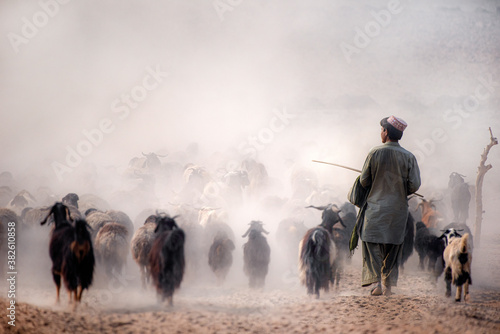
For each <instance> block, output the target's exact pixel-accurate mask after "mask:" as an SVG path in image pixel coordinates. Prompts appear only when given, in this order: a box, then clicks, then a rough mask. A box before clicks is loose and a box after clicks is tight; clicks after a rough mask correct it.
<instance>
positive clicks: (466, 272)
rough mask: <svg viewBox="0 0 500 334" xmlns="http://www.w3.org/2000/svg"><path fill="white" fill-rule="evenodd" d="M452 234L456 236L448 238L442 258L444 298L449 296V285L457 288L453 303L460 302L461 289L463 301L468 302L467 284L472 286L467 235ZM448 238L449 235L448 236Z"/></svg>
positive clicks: (453, 232)
mask: <svg viewBox="0 0 500 334" xmlns="http://www.w3.org/2000/svg"><path fill="white" fill-rule="evenodd" d="M451 232H452V234H455V233H456V234H457V235H458V236H452V237H448V238H447V240H448V245H447V246H446V248H445V250H444V253H443V258H444V262H445V276H444V279H445V282H446V296H447V297H449V296H451V284H452V283H453V284H454V285H456V286H457V292H456V295H455V301H457V302H459V301H461V300H462V287H463V291H464V301H468V300H469V284H472V277H471V264H472V248H471V245H470V243H469V236H470V235H469V233H465V234H464V235H463V236H462V237H460V235H459V234H458V233H457V232H456V231H451ZM448 236H449V234H448Z"/></svg>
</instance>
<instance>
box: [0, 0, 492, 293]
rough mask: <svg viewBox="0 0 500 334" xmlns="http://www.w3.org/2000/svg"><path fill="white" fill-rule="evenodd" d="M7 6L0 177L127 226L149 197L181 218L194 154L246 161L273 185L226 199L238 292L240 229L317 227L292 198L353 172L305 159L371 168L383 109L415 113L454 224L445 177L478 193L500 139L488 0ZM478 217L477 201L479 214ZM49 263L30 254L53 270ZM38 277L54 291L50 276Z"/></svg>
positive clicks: (430, 176)
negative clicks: (120, 218)
mask: <svg viewBox="0 0 500 334" xmlns="http://www.w3.org/2000/svg"><path fill="white" fill-rule="evenodd" d="M0 8H1V10H0V18H1V20H0V22H1V23H0V31H1V33H2V35H3V36H4V38H3V39H2V41H1V42H0V55H1V62H0V70H1V76H0V87H1V89H0V112H1V115H2V122H1V124H0V138H1V143H2V149H1V152H2V155H3V157H2V159H1V161H0V172H10V173H11V174H12V179H10V178H9V177H8V176H6V175H5V174H4V175H3V178H2V180H3V181H2V182H3V183H2V184H0V186H3V185H8V186H10V187H11V188H12V190H13V193H14V194H15V193H17V192H18V191H20V190H22V189H26V190H28V191H30V192H31V193H32V194H35V195H36V194H37V193H42V190H41V189H46V190H44V191H45V192H43V194H48V195H51V196H52V197H49V198H51V199H60V198H62V196H64V195H65V194H66V193H68V192H75V193H78V194H80V195H82V194H89V193H90V194H94V195H97V196H100V197H102V198H103V199H104V200H106V201H107V202H108V203H109V204H110V206H111V207H112V208H114V209H119V210H123V211H125V212H126V213H127V214H128V215H129V216H130V218H131V219H132V220H135V219H136V217H137V216H138V215H139V214H140V213H141V211H143V210H144V209H160V210H165V211H168V212H170V213H172V214H175V213H177V212H176V205H178V204H182V203H181V202H182V200H181V198H182V191H183V189H184V185H185V183H184V179H183V174H182V170H183V168H184V167H185V166H186V165H187V164H190V163H192V164H195V165H199V166H202V167H205V169H206V170H207V172H208V173H209V174H210V176H209V178H210V180H212V181H213V180H218V178H219V177H220V176H221V175H222V174H221V173H222V172H228V171H231V170H236V169H240V168H241V166H242V163H243V161H245V160H246V159H254V160H255V161H258V162H260V163H262V164H263V165H264V166H265V168H266V170H267V173H268V176H269V179H268V183H267V187H266V188H265V190H262V191H260V192H256V193H255V194H250V192H249V190H248V188H246V189H245V190H244V191H243V193H242V196H243V202H242V203H240V204H239V205H231V206H230V207H229V206H228V207H227V208H226V209H227V211H228V213H229V217H230V220H231V222H230V224H231V226H232V228H233V230H234V233H235V238H236V240H237V245H236V252H235V254H234V257H235V264H234V267H233V271H232V272H231V274H230V277H229V281H230V282H231V283H229V284H230V286H232V287H238V288H239V287H241V286H246V278H245V277H244V276H243V274H242V273H241V268H242V265H243V264H242V251H241V246H242V244H243V242H244V241H245V240H243V239H242V238H241V237H240V236H241V235H242V234H243V233H244V232H245V231H246V228H247V226H248V225H247V224H248V223H249V222H250V221H251V220H262V221H263V222H264V226H265V227H266V228H267V229H268V230H269V231H270V232H271V233H270V235H269V236H268V240H269V242H270V244H271V249H279V245H278V244H277V242H276V236H275V232H276V230H277V227H278V223H279V222H280V221H281V220H283V219H284V218H287V217H289V216H290V215H292V212H295V213H296V214H297V215H299V216H300V217H301V218H303V219H304V221H305V223H306V225H308V226H314V225H316V224H317V223H319V221H318V220H319V219H320V218H319V217H320V212H316V211H314V210H313V211H310V210H311V209H308V210H299V211H293V209H294V208H295V209H297V208H298V207H300V208H302V209H303V208H304V206H305V205H307V204H315V205H324V204H326V203H321V199H319V200H318V199H315V200H314V201H316V202H314V203H311V202H307V200H306V199H307V198H308V196H309V195H311V194H312V192H313V191H316V192H319V191H323V190H324V191H325V192H326V194H327V197H326V198H327V199H328V201H333V202H335V203H337V204H338V205H341V204H343V203H344V202H345V201H346V200H347V198H346V194H347V192H348V190H349V188H350V186H351V185H352V183H353V181H354V179H355V177H356V173H355V172H352V171H348V170H344V169H339V168H336V167H331V166H326V165H320V164H315V163H313V162H311V160H312V159H316V160H324V161H329V162H334V163H338V164H342V165H347V166H350V167H354V168H361V167H362V165H363V162H364V159H365V157H366V154H367V152H368V151H369V149H370V148H371V147H374V146H376V145H379V144H380V137H379V136H380V134H379V131H380V126H379V121H380V119H382V118H383V117H386V116H389V115H391V114H394V115H397V116H399V117H401V118H403V119H404V120H405V121H406V122H407V123H408V128H407V129H406V130H405V134H404V136H403V138H402V140H401V145H402V146H403V147H405V148H407V149H408V150H410V151H411V152H413V153H414V154H415V155H416V156H417V158H418V162H419V166H420V170H421V177H422V181H423V184H422V187H421V189H420V190H419V193H421V194H423V195H424V196H425V197H426V198H435V199H441V200H442V204H441V206H440V207H441V208H442V210H443V214H444V216H445V219H448V220H449V219H451V217H450V216H451V209H450V203H449V197H448V194H447V189H446V188H447V185H448V177H449V175H450V174H451V173H452V172H458V173H460V174H462V175H465V181H466V182H468V184H469V185H470V186H472V187H473V186H474V184H475V180H476V175H477V167H478V165H479V161H480V154H481V153H482V152H483V150H484V148H485V147H486V145H487V144H488V143H489V142H490V133H489V131H488V128H489V127H491V129H492V131H493V135H494V136H500V117H499V116H500V112H499V111H498V107H499V105H500V84H499V83H500V71H499V69H500V66H499V55H500V23H499V22H500V20H498V18H499V15H500V14H499V13H500V7H499V6H498V4H497V2H495V1H487V0H483V1H475V2H474V4H472V3H470V2H469V1H444V0H443V1H419V2H414V1H388V0H387V1H364V2H356V3H353V2H352V1H322V0H319V1H308V2H304V1H299V0H289V1H262V0H257V1H245V0H242V1H229V0H214V1H201V0H193V1H164V2H156V1H141V2H140V3H139V2H132V1H106V2H102V1H84V2H83V1H57V0H40V1H31V2H25V1H23V2H8V1H3V2H2V3H1V4H0ZM143 152H144V153H150V152H155V153H157V154H160V155H166V157H163V158H160V160H161V162H162V167H161V168H160V169H159V170H156V171H155V172H154V173H153V174H154V177H153V178H152V179H149V178H147V177H145V176H143V175H142V174H141V175H138V174H137V172H134V171H133V170H132V172H131V167H130V165H129V162H130V160H131V159H132V158H134V157H139V158H140V157H142V153H143ZM499 152H500V151H499V147H498V146H493V148H492V149H491V152H490V154H489V156H488V161H487V164H488V163H491V164H492V166H493V168H492V169H491V170H490V171H488V173H487V174H486V176H485V182H484V188H483V205H484V211H485V213H484V216H483V233H484V234H485V235H486V234H491V233H496V234H498V233H500V227H499V225H498V224H497V221H498V219H497V217H498V216H499V215H500V209H499V207H498V205H497V203H498V201H499V199H500V197H499V193H500V169H499V168H500V154H499ZM149 172H150V171H148V173H149ZM294 175H295V176H294ZM297 175H299V176H297ZM294 177H302V179H301V181H303V184H302V185H303V188H300V189H297V188H294V187H295V185H294ZM151 180H153V181H151ZM42 187H46V188H42ZM308 187H309V188H308ZM47 189H48V190H47ZM298 190H300V191H298ZM294 191H297V192H294ZM184 199H185V202H190V204H192V205H193V206H194V207H196V205H199V204H200V202H196V203H194V202H192V201H191V200H192V198H189V201H188V200H186V198H184ZM310 201H313V200H310ZM214 203H215V202H207V203H202V204H207V205H212V206H214V207H216V204H214ZM39 204H40V205H47V203H39ZM226 204H227V203H226ZM474 218H475V204H474V199H473V200H472V201H471V204H470V217H469V220H468V224H469V226H472V224H473V221H474ZM134 223H135V228H136V229H137V228H138V227H139V226H140V224H141V222H134ZM37 228H38V227H37ZM40 233H42V232H40ZM33 234H34V235H36V234H38V232H37V233H33ZM47 234H48V231H47ZM32 237H34V236H32ZM26 238H28V236H27V237H26ZM44 242H47V240H44ZM44 242H41V241H40V245H38V244H35V245H33V247H34V248H36V247H40V249H44V247H45V245H46V243H44ZM36 249H38V248H36ZM29 252H30V250H26V253H25V254H28V253H29ZM278 254H280V255H279V256H282V254H281V253H280V252H274V253H273V258H272V266H274V267H273V269H272V270H271V273H270V275H269V282H271V283H270V284H271V286H275V287H276V286H279V285H280V283H282V282H283V280H288V279H290V280H292V281H293V280H294V279H295V278H294V277H292V276H293V275H292V276H290V277H288V276H287V271H286V270H287V269H286V268H283V267H280V266H279V265H275V264H282V263H283V261H282V260H283V259H281V258H280V257H279V256H278ZM26 257H27V258H29V256H28V255H26ZM45 260H47V259H45ZM45 260H44V261H45ZM44 261H41V264H40V263H39V262H37V263H34V262H36V261H30V262H29V263H31V264H33V266H34V267H35V268H38V267H39V269H40V270H46V268H48V267H49V264H48V260H47V261H45V262H44ZM28 267H30V265H28V264H27V265H26V268H28ZM32 268H33V267H32ZM204 269H205V270H206V269H207V268H204ZM127 270H128V271H127V273H128V275H131V277H134V278H133V279H131V281H130V282H128V281H126V280H125V282H126V284H132V283H131V282H133V284H136V283H138V278H137V275H138V270H137V268H136V267H135V264H134V263H132V261H131V259H130V258H129V263H128V269H127ZM46 271H47V270H46ZM283 273H285V274H283ZM47 274H48V271H47ZM208 274H209V273H208ZM208 274H207V275H208ZM45 283H46V284H45V286H46V287H47V288H52V283H51V282H50V277H49V276H48V275H47V279H46V282H45ZM212 283H213V282H212ZM103 284H105V283H103ZM231 284H232V285H231ZM137 295H139V296H136V297H137V300H139V299H140V293H137ZM134 300H135V298H134ZM137 300H135V301H136V302H137Z"/></svg>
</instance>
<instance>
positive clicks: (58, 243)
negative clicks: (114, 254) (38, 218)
mask: <svg viewBox="0 0 500 334" xmlns="http://www.w3.org/2000/svg"><path fill="white" fill-rule="evenodd" d="M50 216H53V218H54V223H55V227H54V229H53V231H52V236H51V239H50V243H49V254H50V258H51V260H52V277H53V279H54V282H55V284H56V289H57V299H56V301H57V302H59V295H60V289H61V276H62V278H63V280H64V284H65V286H66V289H67V290H68V292H69V297H70V301H71V297H72V294H73V295H74V301H75V304H74V307H76V303H77V302H80V300H81V297H82V292H83V290H84V289H87V288H88V287H89V286H90V285H91V284H92V278H93V274H94V263H95V260H94V251H93V247H92V241H91V238H90V233H89V231H88V229H87V228H88V224H87V223H86V222H85V221H84V220H77V221H76V222H75V226H73V225H72V224H70V222H69V221H68V217H69V209H68V207H66V206H65V205H64V204H62V203H60V202H58V203H56V204H54V206H52V208H51V209H50V212H49V214H48V215H47V217H46V218H45V219H44V220H43V221H42V222H41V223H40V224H41V225H43V224H45V223H46V222H47V220H48V218H49V217H50Z"/></svg>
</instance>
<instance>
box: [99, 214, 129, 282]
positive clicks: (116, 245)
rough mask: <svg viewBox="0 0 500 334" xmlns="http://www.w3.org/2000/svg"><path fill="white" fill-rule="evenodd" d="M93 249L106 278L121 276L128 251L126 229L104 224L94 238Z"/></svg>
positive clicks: (120, 226) (116, 224)
mask: <svg viewBox="0 0 500 334" xmlns="http://www.w3.org/2000/svg"><path fill="white" fill-rule="evenodd" d="M94 249H95V253H96V258H97V261H98V262H100V263H101V264H102V265H103V266H104V268H105V272H106V275H107V276H108V278H111V277H113V275H121V274H122V270H123V267H124V266H125V264H126V262H127V254H128V249H129V244H128V231H127V229H126V227H125V226H123V225H121V224H118V223H114V222H111V223H107V224H105V225H104V226H103V227H102V228H101V229H100V230H99V232H98V233H97V235H96V237H95V241H94Z"/></svg>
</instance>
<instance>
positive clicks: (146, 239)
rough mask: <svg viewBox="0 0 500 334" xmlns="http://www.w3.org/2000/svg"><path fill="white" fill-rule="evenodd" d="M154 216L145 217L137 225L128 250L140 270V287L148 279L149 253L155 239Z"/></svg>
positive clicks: (144, 284) (147, 281) (144, 286)
mask: <svg viewBox="0 0 500 334" xmlns="http://www.w3.org/2000/svg"><path fill="white" fill-rule="evenodd" d="M155 229H156V216H155V215H150V216H149V217H148V218H146V221H145V222H144V225H143V226H141V227H139V228H138V229H137V230H136V231H135V233H134V236H133V237H132V241H131V243H130V252H131V253H132V258H133V259H134V261H135V262H136V263H137V265H138V266H139V270H140V271H141V282H142V288H143V289H145V288H146V285H147V283H149V280H150V271H151V270H150V267H149V253H150V252H151V247H152V246H153V242H154V239H155Z"/></svg>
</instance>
